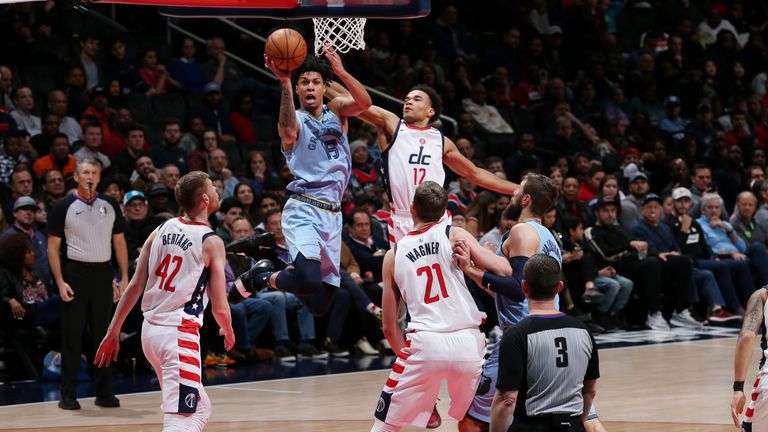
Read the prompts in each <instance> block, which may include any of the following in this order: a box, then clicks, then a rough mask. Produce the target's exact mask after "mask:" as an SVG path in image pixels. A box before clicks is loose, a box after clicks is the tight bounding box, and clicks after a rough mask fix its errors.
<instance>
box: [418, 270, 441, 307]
mask: <svg viewBox="0 0 768 432" xmlns="http://www.w3.org/2000/svg"><path fill="white" fill-rule="evenodd" d="M433 271H434V273H435V274H436V275H437V283H438V284H440V294H437V293H435V294H434V295H432V281H433V279H434V276H432V272H433ZM421 275H427V288H426V289H425V290H424V303H425V304H430V303H434V302H436V301H439V300H440V296H441V295H442V298H448V289H447V288H446V287H445V280H444V279H443V270H442V269H441V268H440V264H439V263H435V264H432V267H430V266H424V267H419V268H417V269H416V276H421Z"/></svg>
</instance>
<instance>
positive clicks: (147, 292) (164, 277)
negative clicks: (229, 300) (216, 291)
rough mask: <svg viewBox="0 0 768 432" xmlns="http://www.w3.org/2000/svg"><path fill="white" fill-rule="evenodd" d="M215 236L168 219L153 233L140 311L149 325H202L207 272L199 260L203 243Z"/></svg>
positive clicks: (198, 226) (201, 226)
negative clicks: (155, 233)
mask: <svg viewBox="0 0 768 432" xmlns="http://www.w3.org/2000/svg"><path fill="white" fill-rule="evenodd" d="M211 235H215V234H214V232H213V230H211V228H210V227H209V226H208V225H206V224H203V223H200V222H191V221H186V220H184V219H182V218H180V217H179V218H175V219H170V220H168V221H167V222H165V223H164V224H163V225H161V226H160V227H159V228H158V230H157V235H156V236H155V239H154V241H153V242H152V246H151V248H150V254H149V262H148V268H147V272H148V278H147V285H146V287H145V288H144V298H143V300H142V301H141V310H142V312H143V313H144V319H145V320H147V322H149V323H150V324H154V325H161V326H197V327H200V326H202V325H203V311H204V310H205V307H206V305H207V304H208V293H207V292H206V288H207V286H208V277H209V271H208V268H207V267H206V266H205V261H204V260H203V241H205V239H206V238H207V237H208V236H211Z"/></svg>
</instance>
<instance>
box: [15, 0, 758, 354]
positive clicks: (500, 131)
mask: <svg viewBox="0 0 768 432" xmlns="http://www.w3.org/2000/svg"><path fill="white" fill-rule="evenodd" d="M487 3H488V4H483V7H474V6H473V5H471V4H469V2H462V1H458V2H434V4H433V11H432V13H431V15H430V16H429V17H428V18H424V19H418V20H398V21H369V23H368V26H367V27H366V39H367V43H368V48H367V49H366V50H364V51H360V52H352V53H350V54H348V55H345V56H344V61H345V65H346V68H347V70H349V71H350V73H352V74H353V75H354V76H355V77H357V78H358V79H360V81H362V82H363V83H364V84H366V85H369V86H372V87H375V88H377V89H380V90H383V91H385V92H387V93H389V94H391V95H393V96H395V97H396V98H402V97H404V96H405V94H406V93H407V92H408V90H409V89H410V88H411V87H412V86H414V85H416V84H427V85H430V86H432V87H434V88H435V89H436V90H437V91H438V92H439V94H440V96H441V98H442V104H443V108H444V113H445V114H446V115H447V116H449V117H451V118H453V119H455V120H456V123H455V124H454V123H453V122H451V121H450V120H449V119H443V120H441V121H440V123H439V125H438V126H439V127H441V128H442V129H443V130H444V132H445V133H446V135H447V136H450V137H451V138H452V139H453V140H454V141H455V143H456V146H457V147H458V149H459V151H460V152H461V153H462V154H463V155H464V156H466V157H467V158H469V159H471V160H473V161H474V162H475V163H476V164H477V165H479V166H483V167H485V168H487V169H488V170H489V171H491V172H494V173H495V174H497V175H499V176H501V177H503V178H506V179H509V180H512V181H515V182H519V181H520V180H521V178H523V176H524V175H525V174H526V173H529V172H536V173H542V174H545V175H548V176H550V177H551V178H552V179H553V180H554V182H555V184H556V185H557V188H558V193H559V196H558V200H557V203H556V206H555V208H554V209H552V211H550V212H549V213H548V214H547V217H546V218H545V220H544V224H545V226H547V227H548V228H550V229H551V230H552V231H553V232H555V233H556V234H557V236H556V237H557V238H559V239H560V240H561V242H562V245H561V246H562V249H563V252H564V259H563V263H564V266H563V271H564V280H565V281H566V287H567V289H566V292H565V293H564V295H563V296H562V301H561V308H562V309H563V310H566V311H567V312H568V313H570V314H572V315H574V316H578V317H579V318H581V319H583V320H586V321H589V322H590V326H591V329H592V330H593V331H595V332H600V331H608V330H613V329H629V328H632V327H636V326H637V327H639V326H647V327H649V328H651V329H654V330H663V329H667V328H669V326H670V325H672V326H681V327H698V326H701V325H702V324H704V323H707V322H709V323H713V324H715V323H723V322H728V321H735V320H738V319H740V314H741V313H742V312H743V310H744V309H743V308H744V305H745V302H746V300H747V298H748V297H749V294H750V293H751V292H752V291H753V290H754V289H755V288H756V287H759V286H762V285H764V284H765V283H768V252H767V251H766V241H768V182H766V179H765V169H766V153H765V152H766V144H768V91H767V90H768V89H766V83H768V74H767V73H766V70H768V67H767V66H768V46H767V45H766V43H765V42H764V36H765V35H766V34H768V33H766V29H767V28H768V10H766V9H765V6H764V3H763V2H759V1H747V0H743V1H739V0H732V1H726V0H724V1H721V2H716V1H706V2H690V1H683V0H668V1H652V0H646V1H642V0H626V1H609V0H570V1H547V0H528V1H514V2H509V1H503V0H493V1H490V2H487ZM71 14H72V12H71V11H69V10H67V9H66V7H65V5H64V4H63V3H62V4H59V3H58V2H55V1H51V0H49V1H47V2H42V3H28V4H15V5H10V6H4V7H2V8H0V22H1V23H2V24H3V26H2V29H0V33H1V34H0V37H2V38H3V40H4V49H3V50H2V51H1V52H0V142H2V150H3V151H2V155H0V196H1V197H2V207H0V211H1V212H2V216H3V217H0V231H3V236H9V240H7V241H6V243H9V244H17V243H18V239H19V237H18V235H17V234H24V235H25V236H26V237H27V238H29V240H30V242H29V248H28V249H25V251H27V252H26V253H27V254H29V255H30V258H29V260H27V261H25V263H20V262H19V259H18V258H19V257H18V256H15V255H8V254H4V253H0V261H2V262H0V291H1V294H2V302H3V305H2V310H0V314H1V315H2V316H3V319H4V320H7V321H4V322H10V323H12V324H13V325H12V326H5V325H4V328H5V329H15V328H17V327H19V326H22V325H37V324H35V322H34V321H32V322H31V323H27V321H26V320H18V319H14V318H15V315H14V311H16V312H18V311H19V307H20V306H23V307H27V308H28V309H34V305H35V304H39V303H42V302H49V301H50V299H52V298H55V297H56V295H57V294H58V290H57V288H56V287H55V286H54V283H53V281H52V279H51V275H50V270H49V269H48V268H47V256H46V255H45V252H44V251H45V250H46V245H45V243H46V238H45V235H44V233H45V232H46V212H48V211H50V210H51V209H52V207H53V205H54V204H55V203H56V201H57V200H59V199H60V198H62V197H63V196H64V195H65V194H67V193H69V192H70V191H71V190H72V189H73V188H74V187H75V185H74V184H73V183H72V174H73V171H74V167H75V162H76V161H77V160H80V159H82V158H92V159H96V160H98V161H100V162H101V164H102V170H103V173H102V182H101V184H100V185H99V187H98V190H99V191H100V193H103V194H107V195H110V196H112V197H114V198H115V199H116V200H117V202H118V203H120V204H121V205H122V208H123V212H124V215H125V219H126V230H125V237H126V242H127V245H128V254H129V258H130V259H131V260H135V258H136V257H137V255H138V250H139V248H140V247H141V245H142V243H143V241H144V239H146V238H147V236H148V235H149V233H150V232H151V231H152V229H154V227H156V226H157V225H158V224H159V223H161V222H162V220H164V219H167V218H170V217H174V216H175V215H176V214H177V211H178V206H177V204H176V203H175V199H174V196H173V190H174V187H175V185H176V182H177V181H178V179H179V177H180V176H181V175H184V174H185V173H187V172H189V171H190V170H203V171H206V172H208V173H209V174H210V175H211V177H212V179H214V185H215V186H216V187H217V188H218V190H219V194H220V195H221V196H222V197H223V201H222V205H221V209H220V211H219V212H218V213H217V214H216V215H215V217H213V218H212V220H211V223H212V225H213V227H214V228H215V230H216V232H217V234H219V235H220V236H221V237H222V238H223V239H224V241H225V242H228V241H232V240H237V239H241V238H243V237H246V236H248V235H250V234H252V233H257V232H272V233H274V235H275V238H276V243H277V244H276V247H275V253H276V254H277V255H278V256H279V257H281V258H283V259H284V261H285V262H286V264H288V261H289V257H288V256H287V253H286V251H285V249H286V248H285V245H284V244H282V243H281V242H284V240H283V236H282V232H281V227H280V218H279V215H280V208H281V207H282V205H283V203H284V201H285V197H286V195H285V192H286V191H285V185H286V184H287V183H288V182H289V181H290V180H291V178H292V175H291V173H290V171H289V170H288V169H287V167H286V165H285V163H284V159H283V158H282V155H281V154H280V151H279V141H278V140H277V137H276V133H275V131H276V127H275V126H276V116H277V112H278V100H279V92H278V87H277V84H276V83H275V82H273V81H269V80H266V79H264V78H262V77H261V76H260V75H255V74H250V73H249V72H246V71H245V70H244V69H243V68H242V67H241V66H240V65H238V64H237V63H235V62H234V61H233V60H232V59H231V58H230V57H228V56H227V55H226V52H227V51H228V50H229V48H228V47H227V44H228V43H231V44H232V47H231V50H234V51H237V50H246V51H248V52H250V54H249V55H250V56H251V59H253V58H258V57H259V55H254V53H255V52H261V49H262V48H261V47H258V45H257V44H256V42H254V41H253V40H250V39H249V38H247V37H242V35H238V36H240V37H231V30H226V29H223V28H221V24H220V23H217V22H215V21H213V20H211V21H207V20H204V21H199V22H196V23H195V24H194V26H196V27H197V28H198V29H203V30H204V31H205V33H206V34H208V35H211V37H210V38H209V39H208V40H207V41H206V43H205V44H204V45H203V44H198V43H196V42H195V41H193V40H192V39H190V38H178V39H177V38H176V37H173V38H171V39H170V41H169V40H167V39H165V38H164V37H162V35H158V37H155V38H152V37H149V36H146V35H142V37H139V35H138V33H139V32H134V33H119V32H115V31H114V30H110V29H108V28H107V29H103V31H101V32H87V31H85V30H86V29H87V28H91V27H90V26H80V27H78V26H76V25H73V24H72V22H73V20H72V18H71ZM78 19H84V18H78ZM131 24H133V25H137V26H138V25H140V24H137V23H136V22H131ZM244 25H247V26H249V27H251V28H253V29H255V30H257V31H259V30H261V31H262V33H264V34H266V33H268V32H269V31H270V30H271V29H273V28H276V27H277V26H278V25H283V24H282V23H279V24H276V23H275V22H274V21H269V20H254V21H253V22H252V23H249V24H244ZM292 25H295V26H296V27H297V28H298V29H299V30H301V31H303V32H304V33H305V35H306V37H307V38H311V37H312V35H311V32H307V31H306V27H303V26H304V24H302V23H294V24H292ZM75 28H77V29H79V30H81V31H80V33H78V34H74V33H75V30H74V29H75ZM93 28H96V27H93ZM144 31H148V30H147V29H142V32H144ZM216 34H219V35H221V36H222V37H220V36H216ZM174 52H175V53H176V54H175V55H174V54H173V53H174ZM257 63H258V62H257ZM375 103H377V104H381V105H384V106H385V107H388V108H390V109H393V110H395V111H397V110H398V109H399V108H398V107H396V106H390V105H389V103H388V102H386V101H375ZM377 139H378V138H377V131H376V129H375V128H373V127H370V126H368V125H365V124H363V123H360V122H357V121H353V122H352V123H351V124H350V132H349V140H350V148H351V153H352V158H353V161H352V162H353V176H352V179H351V182H350V185H349V188H348V190H347V193H346V194H345V196H344V201H343V202H342V203H341V204H342V209H343V212H344V215H345V218H346V221H347V228H346V229H345V234H344V238H345V245H346V246H347V247H345V249H344V251H343V254H342V261H343V263H342V269H343V270H344V272H345V273H344V274H345V275H346V276H344V277H343V278H342V288H341V289H339V290H338V294H337V298H336V299H335V304H334V308H333V310H332V311H331V313H330V314H329V317H328V318H324V319H314V318H312V317H311V316H308V315H307V313H306V310H305V308H304V307H303V305H302V304H301V302H298V301H295V299H292V298H291V297H290V296H289V295H284V294H282V293H275V292H265V293H263V294H259V295H258V296H255V297H254V298H253V300H252V301H250V302H249V303H247V304H245V305H243V306H237V307H234V306H233V318H234V319H235V321H236V322H235V328H236V329H237V333H238V334H237V338H238V345H237V347H236V349H235V350H234V351H233V352H230V353H224V352H222V349H223V348H221V347H220V344H221V343H220V341H218V342H217V340H216V336H215V333H211V332H209V333H210V336H209V337H208V338H207V341H206V342H205V345H207V346H208V350H209V351H210V353H211V355H210V356H209V357H208V358H207V359H206V363H207V364H209V365H214V364H228V363H233V362H236V361H242V360H247V359H249V358H250V359H261V360H263V359H267V358H270V357H272V356H276V357H278V358H280V359H283V360H289V359H291V358H294V357H295V356H296V355H299V356H309V357H318V356H326V355H346V354H347V353H348V350H349V348H351V347H356V348H357V349H358V350H360V351H362V352H364V353H368V354H374V353H377V352H378V350H381V349H387V346H386V344H385V340H382V339H383V338H382V335H381V332H380V330H379V328H378V325H377V318H378V317H380V309H379V308H378V306H377V305H380V296H381V289H380V287H379V285H378V284H379V282H380V281H381V263H382V259H383V254H384V253H385V251H386V250H387V249H388V248H389V245H388V243H387V241H386V238H387V236H386V221H387V216H388V212H389V207H388V203H387V198H386V193H385V190H384V189H385V188H384V182H383V180H382V173H381V172H380V171H379V169H378V168H379V166H380V163H379V160H380V152H379V150H378V146H377ZM445 187H446V188H447V189H448V190H449V192H450V204H449V209H450V210H451V212H452V214H453V223H454V224H455V225H458V226H464V227H466V228H467V229H468V230H469V231H470V232H471V233H472V234H473V235H475V236H477V238H478V239H481V241H482V244H484V245H486V246H487V247H489V248H496V247H497V246H498V242H499V239H500V236H501V234H502V233H504V232H505V231H506V230H508V229H509V227H510V226H512V225H513V224H514V223H516V220H515V219H516V216H515V215H514V213H513V212H509V211H505V208H506V207H507V204H508V202H509V197H505V196H499V195H498V194H496V193H494V192H490V191H485V190H480V189H479V188H478V187H476V186H475V185H473V184H472V183H471V182H469V181H468V180H467V179H465V178H459V177H458V176H456V175H455V174H454V173H451V172H448V176H447V179H446V184H445ZM11 234H14V235H13V236H11ZM4 238H5V237H3V239H4ZM2 242H3V240H1V239H0V243H2ZM5 247H6V246H5V243H3V245H2V247H0V252H3V250H4V249H5ZM31 254H34V256H35V259H34V261H33V260H32V258H31ZM228 258H229V260H230V267H231V268H230V270H231V274H232V276H233V278H232V279H234V277H236V276H237V275H238V274H239V273H241V272H243V271H245V270H247V269H248V267H249V265H250V261H248V259H246V258H245V257H243V256H236V255H230V256H229V257H228ZM31 275H34V276H35V277H32V276H31ZM41 284H42V285H41ZM41 286H44V287H45V289H41V288H40V287H41ZM475 294H476V299H477V301H478V303H479V304H481V305H482V306H483V308H484V309H485V310H486V312H487V313H488V315H489V317H490V318H491V319H490V320H489V322H488V323H487V329H491V328H492V326H493V317H494V315H495V313H494V312H495V311H493V309H492V308H493V302H492V301H490V300H489V299H488V298H487V297H485V294H483V293H482V292H481V291H480V290H476V293H475ZM278 297H279V298H278ZM46 304H47V303H46ZM27 305H32V306H27ZM50 309H51V308H50V307H46V308H41V310H46V311H48V310H50ZM238 320H239V321H238ZM14 321H20V322H17V323H14ZM41 322H45V323H46V324H47V325H49V326H50V327H51V328H55V327H56V326H55V325H51V324H50V320H42V321H41ZM139 322H140V316H139ZM289 322H296V323H297V326H291V325H290V324H289ZM25 323H26V324H25ZM355 323H357V324H355ZM267 327H269V329H270V330H271V331H266V330H267ZM294 327H295V328H296V331H293V330H294ZM134 328H135V329H137V328H138V327H134ZM214 330H215V329H214ZM130 331H131V330H130V325H129V326H128V330H126V332H128V333H126V334H127V335H130ZM9 332H12V330H9ZM3 337H10V335H9V334H5V335H3ZM204 340H206V338H204ZM92 348H94V347H92Z"/></svg>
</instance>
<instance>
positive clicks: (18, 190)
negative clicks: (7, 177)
mask: <svg viewBox="0 0 768 432" xmlns="http://www.w3.org/2000/svg"><path fill="white" fill-rule="evenodd" d="M10 187H11V196H10V200H9V201H8V202H7V203H6V205H5V206H4V209H5V214H6V215H11V214H12V210H13V203H14V202H15V201H16V200H17V199H18V198H21V197H25V196H26V197H28V196H32V194H33V193H34V192H35V181H34V173H33V172H32V169H31V168H29V167H28V166H27V165H26V164H18V165H16V167H15V168H13V171H12V172H11V181H10ZM6 217H7V216H6Z"/></svg>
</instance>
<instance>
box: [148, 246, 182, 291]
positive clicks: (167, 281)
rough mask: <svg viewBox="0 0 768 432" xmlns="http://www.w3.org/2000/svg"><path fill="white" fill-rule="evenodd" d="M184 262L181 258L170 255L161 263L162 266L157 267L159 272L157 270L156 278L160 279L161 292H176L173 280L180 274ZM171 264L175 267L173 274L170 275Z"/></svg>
mask: <svg viewBox="0 0 768 432" xmlns="http://www.w3.org/2000/svg"><path fill="white" fill-rule="evenodd" d="M182 262H183V259H182V258H181V257H180V256H177V255H170V254H168V255H166V256H165V258H163V260H162V261H160V265H159V266H157V270H155V276H157V277H159V278H160V289H161V290H165V291H170V292H174V291H176V287H175V286H173V279H174V278H175V277H176V274H178V273H179V269H181V263H182ZM171 264H173V265H174V267H173V270H172V271H171V274H170V275H169V274H168V268H169V267H170V266H171Z"/></svg>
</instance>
